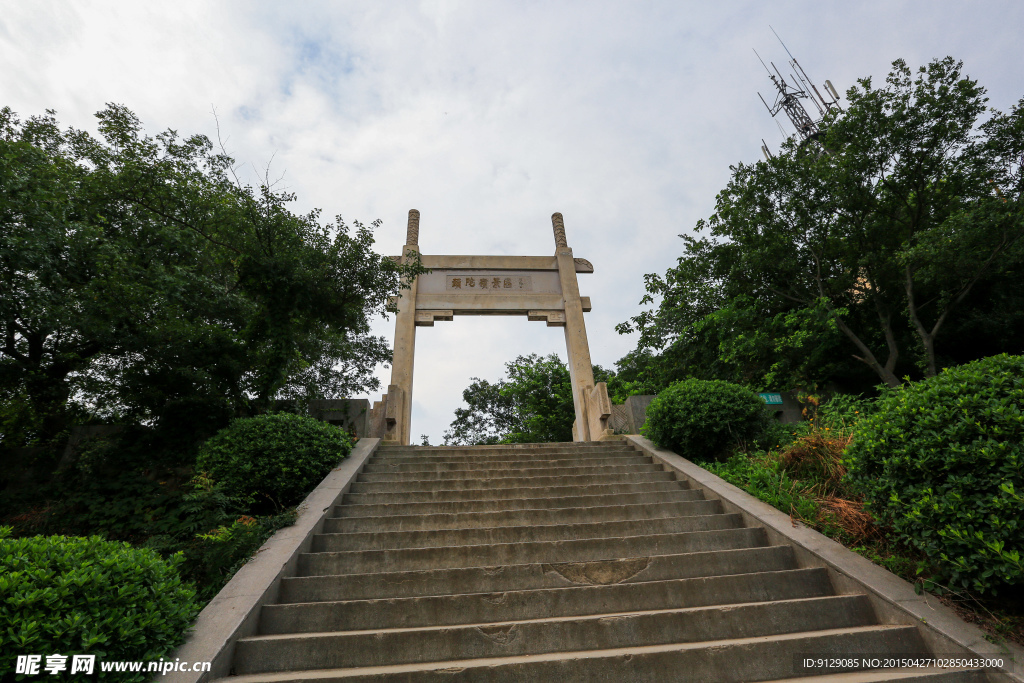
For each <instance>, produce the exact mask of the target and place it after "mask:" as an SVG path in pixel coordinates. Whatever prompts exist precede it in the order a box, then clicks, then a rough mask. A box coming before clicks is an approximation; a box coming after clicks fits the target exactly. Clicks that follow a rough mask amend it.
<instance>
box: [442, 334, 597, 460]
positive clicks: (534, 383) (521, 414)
mask: <svg viewBox="0 0 1024 683" xmlns="http://www.w3.org/2000/svg"><path fill="white" fill-rule="evenodd" d="M505 371H506V373H507V374H508V379H499V380H498V381H497V382H493V383H492V382H488V381H487V380H483V379H480V378H479V377H474V378H472V380H471V381H472V383H471V384H470V385H469V387H468V388H466V390H465V391H463V392H462V399H463V400H464V401H465V402H466V405H467V407H465V408H456V409H455V419H454V420H452V423H451V427H450V429H449V430H448V431H447V432H445V434H444V442H445V444H459V445H473V444H498V443H551V442H564V441H572V440H573V439H572V425H573V422H575V420H576V412H575V408H574V407H573V401H572V393H573V392H572V383H571V381H570V378H569V368H568V367H566V365H565V363H563V362H562V360H561V359H560V358H559V357H558V356H557V355H556V354H551V355H549V356H544V357H542V356H540V355H538V354H535V353H531V354H530V355H528V356H518V357H516V359H515V360H512V361H509V362H508V363H506V364H505ZM612 376H613V375H612V373H610V372H608V371H607V370H605V369H603V368H602V367H601V366H599V365H595V366H594V380H595V381H597V382H606V381H608V380H609V379H610V378H611V377H612Z"/></svg>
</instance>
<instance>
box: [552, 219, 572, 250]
mask: <svg viewBox="0 0 1024 683" xmlns="http://www.w3.org/2000/svg"><path fill="white" fill-rule="evenodd" d="M551 227H552V228H554V230H555V247H556V248H557V247H568V246H569V245H568V244H566V242H565V223H563V222H562V214H560V213H558V212H555V213H553V214H551Z"/></svg>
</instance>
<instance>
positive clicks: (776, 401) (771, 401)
mask: <svg viewBox="0 0 1024 683" xmlns="http://www.w3.org/2000/svg"><path fill="white" fill-rule="evenodd" d="M758 396H760V397H761V398H762V399H763V400H764V402H765V403H767V404H768V405H770V406H781V405H782V394H758Z"/></svg>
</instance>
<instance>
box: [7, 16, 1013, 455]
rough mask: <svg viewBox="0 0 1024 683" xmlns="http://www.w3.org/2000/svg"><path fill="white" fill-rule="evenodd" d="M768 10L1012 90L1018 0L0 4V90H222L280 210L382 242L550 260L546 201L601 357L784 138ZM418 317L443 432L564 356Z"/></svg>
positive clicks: (164, 96)
mask: <svg viewBox="0 0 1024 683" xmlns="http://www.w3.org/2000/svg"><path fill="white" fill-rule="evenodd" d="M769 25H771V26H773V27H774V28H775V30H776V31H778V33H779V34H780V35H781V37H782V39H783V40H785V41H786V44H787V46H788V47H789V49H790V51H792V52H793V54H794V55H795V56H796V57H797V59H799V60H800V63H801V64H802V65H803V66H804V68H805V69H806V70H807V72H808V73H809V74H810V76H811V77H812V79H814V80H815V81H816V82H818V84H819V86H820V84H821V82H822V81H824V80H825V79H830V80H831V81H832V83H833V84H834V85H835V86H836V88H837V89H839V90H840V92H842V91H844V90H845V89H846V88H848V87H849V86H850V85H852V84H853V83H854V81H855V79H856V78H859V77H864V76H869V75H870V76H874V78H875V79H876V82H881V81H882V80H883V79H884V77H885V74H886V73H887V72H888V69H889V65H890V64H891V62H892V61H893V60H894V59H897V58H903V59H905V60H906V61H907V62H908V63H909V64H910V65H911V66H912V67H916V66H917V65H920V64H923V63H926V62H927V61H928V60H930V59H932V58H934V57H941V56H945V55H952V56H954V57H956V58H958V59H961V60H963V61H964V70H965V72H966V73H967V74H969V75H970V76H971V77H973V78H976V79H978V80H979V81H980V82H981V83H982V84H983V85H985V86H986V87H987V88H988V90H989V97H990V98H991V100H990V104H992V105H993V106H995V107H997V108H999V109H1003V110H1005V109H1008V108H1009V106H1010V105H1012V104H1013V103H1014V102H1016V101H1017V100H1018V99H1019V98H1020V97H1022V96H1024V60H1021V47H1020V35H1021V33H1020V30H1021V27H1022V26H1024V3H1021V2H1019V0H1017V1H1013V0H1009V1H1005V2H971V3H964V2H950V1H948V0H943V1H937V0H929V1H927V2H924V1H920V2H898V1H893V0H888V1H886V2H856V3H838V2H831V3H829V2H820V1H817V2H796V1H794V2H738V1H732V0H726V1H724V2H717V3H708V2H678V1H677V2H638V1H633V2H624V1H622V2H601V1H599V0H587V1H586V2H568V1H566V2H561V1H557V0H554V1H548V2H528V1H523V0H520V1H518V2H497V1H493V2H492V1H488V0H466V1H455V0H451V1H446V0H434V1H426V0H424V1H422V2H413V1H410V2H402V1H398V0H384V1H381V0H375V1H372V2H302V3H285V2H279V1H277V2H262V1H254V0H250V1H247V2H216V1H206V2H186V1H183V0H176V1H175V2H173V3H171V2H157V1H150V2H131V1H129V0H124V1H122V2H87V1H81V0H80V1H76V2H48V1H45V0H31V1H28V0H0V105H7V106H10V107H12V108H13V109H14V110H15V111H16V112H18V113H19V114H20V115H22V116H28V115H32V114H38V113H42V112H43V110H44V109H47V108H52V109H56V110H57V112H58V118H59V119H60V120H61V122H62V123H65V124H71V125H74V126H76V127H80V128H86V129H89V130H94V129H95V125H94V119H93V117H92V114H93V113H94V112H96V111H98V110H99V109H101V108H102V107H103V106H104V103H105V102H118V103H122V104H124V105H127V106H128V107H129V108H130V109H132V110H133V111H135V113H136V114H137V115H138V116H139V117H140V118H141V119H142V120H143V121H144V122H145V124H146V127H147V129H148V130H150V131H151V132H153V133H156V132H159V131H160V130H163V129H166V128H174V129H176V130H178V131H179V132H181V133H183V134H191V133H206V134H208V135H211V136H212V135H213V134H214V132H215V122H214V116H213V113H212V112H213V111H214V110H216V112H217V115H218V116H219V119H220V126H221V131H222V133H223V136H224V137H225V138H226V140H227V148H228V151H229V152H231V153H232V154H233V156H234V157H235V158H236V159H237V160H238V161H239V162H244V164H246V168H247V169H251V170H253V172H254V173H255V172H259V174H262V169H264V168H265V167H266V166H267V165H268V164H270V167H271V174H272V175H273V176H274V177H277V176H280V175H283V178H284V180H283V185H284V186H286V187H287V188H289V189H291V190H292V191H294V192H296V193H298V195H299V200H298V202H297V204H296V205H295V207H294V208H295V210H297V211H305V210H308V209H310V208H313V207H320V208H322V209H323V211H324V214H325V215H327V216H333V215H339V214H340V215H341V216H343V217H344V218H345V219H346V220H348V221H350V222H351V221H352V220H355V219H358V220H361V221H363V222H364V223H369V222H371V221H373V220H374V219H378V218H379V219H382V220H383V226H382V227H381V229H380V230H379V231H378V233H377V237H378V247H379V249H380V251H382V252H386V253H398V251H399V250H400V248H401V245H402V244H403V242H404V236H405V217H406V214H407V212H408V210H409V209H410V208H417V209H419V210H420V211H421V214H422V222H421V230H420V246H421V250H422V251H423V253H428V254H430V253H437V254H472V253H476V254H526V255H548V254H552V253H553V251H554V242H553V238H552V233H551V222H550V215H551V213H552V212H554V211H560V212H562V213H563V214H564V216H565V225H566V232H567V235H568V241H569V246H571V247H572V248H573V250H574V252H575V255H576V256H578V257H583V258H586V259H588V260H590V261H591V262H592V263H593V264H594V267H595V273H594V274H593V275H581V276H580V288H581V291H582V293H583V294H584V295H589V296H590V297H591V298H592V300H593V307H594V308H593V312H591V313H589V314H588V318H587V330H588V334H589V337H590V348H591V354H592V356H593V360H594V362H595V363H598V364H601V365H604V366H606V367H610V366H612V365H613V364H614V362H615V361H616V360H617V359H619V358H621V357H622V356H623V355H624V354H625V353H626V352H627V351H629V350H630V349H631V348H632V344H633V341H634V340H633V339H631V338H629V337H623V336H620V335H618V334H616V332H615V330H614V326H615V325H616V324H617V323H619V322H622V321H624V320H626V319H627V318H629V317H630V316H632V315H635V314H636V312H637V310H638V306H637V303H638V301H639V300H640V298H641V297H642V296H643V275H644V273H649V272H664V271H665V269H666V268H668V267H670V266H671V265H673V263H674V261H675V259H676V258H677V257H678V256H679V254H680V253H681V243H680V240H679V239H678V237H677V235H678V234H679V233H681V232H685V231H689V230H691V229H692V228H693V226H694V224H695V223H696V222H697V220H698V219H699V218H701V217H706V216H707V215H708V214H710V213H711V210H712V207H713V205H714V199H715V194H716V193H717V192H718V191H719V190H720V189H721V188H722V187H724V185H725V183H726V181H727V178H728V175H729V165H730V164H735V163H737V162H739V161H746V162H752V161H756V160H757V159H758V158H760V155H761V151H760V148H761V139H762V138H763V139H764V140H766V141H767V142H768V144H769V146H772V147H777V146H778V144H779V143H780V142H781V140H782V134H781V133H780V132H779V129H778V127H777V126H776V124H775V122H774V121H773V120H772V119H771V117H770V116H769V115H768V113H767V112H766V111H765V109H764V106H763V105H762V104H761V102H760V100H759V99H758V97H757V92H758V91H760V92H761V93H762V94H764V95H765V97H766V99H767V98H769V96H770V95H771V90H770V89H771V83H770V82H769V81H768V78H767V76H766V74H765V72H764V70H763V69H762V67H761V65H760V64H759V63H758V61H757V59H756V57H755V56H754V53H753V52H752V51H751V49H752V48H755V49H757V51H758V52H759V53H760V54H761V55H762V57H764V58H765V59H766V61H767V60H772V61H774V62H775V63H776V64H777V65H779V67H780V69H781V68H783V64H784V62H785V61H786V59H787V57H786V53H785V52H784V51H783V49H782V47H781V46H780V45H779V43H778V42H777V41H776V39H775V36H774V35H773V34H772V32H771V30H770V29H769ZM769 101H770V100H769ZM784 125H786V126H787V133H788V132H790V131H789V128H788V123H785V124H784ZM393 325H394V322H393V320H382V321H379V323H378V325H377V329H378V331H379V333H381V334H384V335H386V336H388V338H389V339H390V338H392V336H393V333H394V329H393ZM418 332H419V334H418V338H417V349H416V350H417V354H416V375H415V392H414V408H413V425H412V433H413V434H414V435H419V434H427V435H429V436H430V438H431V441H432V442H433V443H435V444H436V443H438V442H439V441H440V439H441V435H442V433H443V431H444V430H445V428H446V427H447V426H448V423H449V422H450V421H451V419H452V413H453V411H454V409H455V408H456V407H457V406H458V405H459V404H460V401H461V392H462V390H463V389H464V388H465V387H466V385H467V384H468V383H469V380H470V377H474V376H477V377H483V378H486V379H490V380H495V379H497V378H498V377H500V376H501V375H502V371H503V365H504V363H505V362H506V361H508V360H510V359H512V358H514V357H515V356H516V355H518V354H525V353H531V352H537V353H542V354H546V353H551V352H557V353H559V354H560V355H562V357H563V358H564V355H565V346H564V339H563V336H562V332H561V330H560V329H558V328H547V327H545V325H544V324H543V323H536V322H527V321H526V320H525V319H523V318H518V317H509V318H493V317H485V318H473V317H460V318H457V319H456V320H455V321H454V322H449V323H438V324H437V325H436V326H435V327H433V328H419V330H418ZM379 374H380V376H381V377H382V379H384V383H385V384H386V383H387V378H388V377H389V375H390V372H389V370H387V369H384V368H381V369H380V373H379Z"/></svg>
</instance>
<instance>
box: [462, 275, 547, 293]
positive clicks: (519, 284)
mask: <svg viewBox="0 0 1024 683" xmlns="http://www.w3.org/2000/svg"><path fill="white" fill-rule="evenodd" d="M444 288H445V291H447V292H454V293H457V292H465V293H467V294H469V293H472V294H485V293H487V292H494V293H495V294H498V293H502V292H503V293H505V294H511V293H512V292H532V291H533V276H532V275H504V274H502V273H474V274H459V275H447V276H445V286H444Z"/></svg>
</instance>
